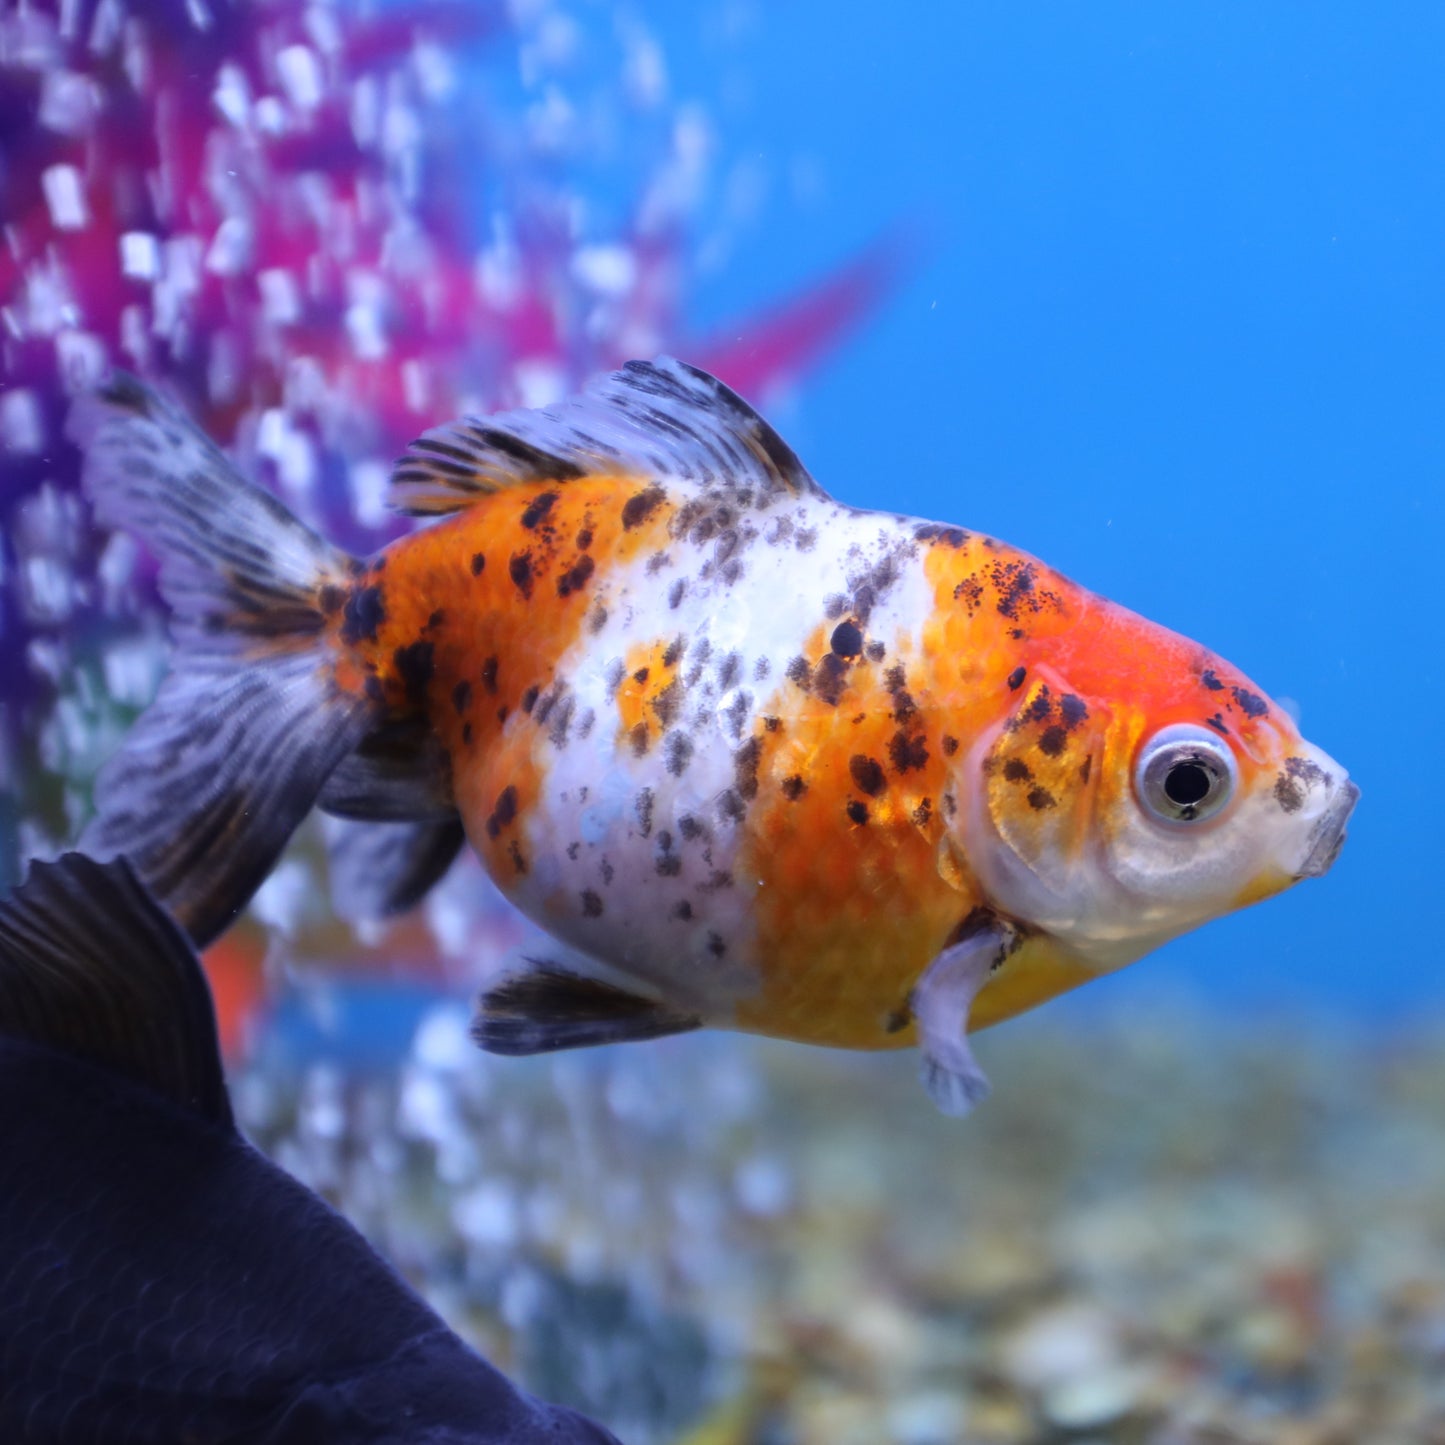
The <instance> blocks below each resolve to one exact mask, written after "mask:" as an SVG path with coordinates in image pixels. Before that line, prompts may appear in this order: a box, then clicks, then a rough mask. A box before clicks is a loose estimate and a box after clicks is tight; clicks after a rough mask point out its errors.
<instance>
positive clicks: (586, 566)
mask: <svg viewBox="0 0 1445 1445" xmlns="http://www.w3.org/2000/svg"><path fill="white" fill-rule="evenodd" d="M596 570H597V564H596V563H595V562H594V561H593V560H592V559H591V557H589V556H588V555H587V554H586V553H585V552H584V553H583V554H582V555H581V556H580V557H579V558H578V559H577V560H576V561H575V562H574V563H573V564H572V565H571V566H570V567H569V568H568V569H567V570H566V571H565V572H564V573H563V574H562V575H561V576H560V577H559V578H558V579H557V595H558V596H559V597H570V596H571V595H572V594H573V593H574V592H580V591H581V590H582V589H583V587H585V586H586V585H587V580H588V578H590V577H591V576H592V574H593V572H595V571H596Z"/></svg>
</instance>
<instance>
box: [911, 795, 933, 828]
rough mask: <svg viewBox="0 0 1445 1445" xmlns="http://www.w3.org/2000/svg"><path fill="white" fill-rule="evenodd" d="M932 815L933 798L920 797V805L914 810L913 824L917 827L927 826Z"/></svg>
mask: <svg viewBox="0 0 1445 1445" xmlns="http://www.w3.org/2000/svg"><path fill="white" fill-rule="evenodd" d="M932 817H933V800H932V799H931V798H921V799H919V802H918V806H917V807H916V808H914V810H913V826H914V827H915V828H926V827H927V826H928V823H929V820H930V819H931V818H932Z"/></svg>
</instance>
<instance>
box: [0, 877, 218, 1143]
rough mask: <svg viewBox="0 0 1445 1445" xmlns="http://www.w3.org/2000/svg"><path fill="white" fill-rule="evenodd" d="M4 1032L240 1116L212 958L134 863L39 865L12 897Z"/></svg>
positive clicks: (2, 915)
mask: <svg viewBox="0 0 1445 1445" xmlns="http://www.w3.org/2000/svg"><path fill="white" fill-rule="evenodd" d="M0 1033H3V1034H5V1035H7V1036H8V1037H10V1038H16V1039H24V1040H27V1041H28V1042H31V1043H36V1044H42V1045H44V1046H46V1047H49V1048H53V1049H57V1050H60V1051H62V1052H64V1053H68V1054H74V1055H78V1056H80V1057H82V1058H85V1059H88V1060H90V1061H91V1062H92V1063H95V1064H98V1065H100V1066H101V1067H103V1068H106V1069H111V1070H114V1071H115V1072H116V1073H118V1074H123V1075H124V1076H125V1077H127V1078H129V1079H132V1080H134V1081H135V1082H137V1083H140V1084H144V1085H146V1086H148V1087H149V1088H152V1089H155V1090H156V1091H157V1092H158V1093H161V1094H164V1095H166V1096H167V1097H168V1098H171V1099H174V1100H175V1101H176V1102H177V1103H179V1104H182V1105H184V1106H185V1107H186V1108H189V1109H194V1110H195V1111H196V1112H197V1113H199V1114H202V1115H204V1116H205V1117H206V1118H208V1119H212V1120H215V1121H216V1122H217V1123H221V1124H226V1125H229V1124H230V1123H231V1104H230V1100H229V1098H228V1097H227V1094H226V1081H225V1077H224V1075H223V1074H222V1071H221V1050H220V1044H219V1042H218V1040H217V1036H216V1016H215V1011H214V1009H213V1008H212V1005H211V991H210V989H209V987H208V986H207V984H206V978H205V975H204V974H203V973H202V971H201V965H200V961H199V960H198V959H197V957H196V955H195V951H194V949H192V947H191V945H190V943H189V942H188V940H187V939H186V936H185V935H184V934H183V933H182V932H181V930H180V929H179V928H178V927H177V926H176V924H175V922H174V921H173V920H172V919H171V918H170V917H169V915H168V914H167V913H166V911H165V910H164V909H163V908H162V907H161V906H160V904H158V903H157V902H156V901H155V899H154V898H153V897H151V895H150V894H149V893H148V892H147V891H146V888H145V885H144V884H143V883H142V882H141V881H140V879H139V878H138V877H137V876H136V873H135V871H134V869H132V868H131V866H130V864H129V863H128V862H127V861H126V860H125V859H124V858H116V859H113V860H112V861H111V862H109V863H97V862H96V861H95V860H94V859H92V858H88V857H86V855H85V854H84V853H67V854H65V855H64V856H63V857H62V858H60V859H59V860H58V861H57V862H54V863H41V862H35V863H32V864H31V865H30V872H29V874H28V875H27V877H26V879H25V882H23V883H22V884H20V886H19V887H18V888H16V889H14V890H13V891H12V892H11V893H10V895H9V896H8V897H7V898H5V899H4V900H3V901H0Z"/></svg>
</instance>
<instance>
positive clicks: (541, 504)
mask: <svg viewBox="0 0 1445 1445" xmlns="http://www.w3.org/2000/svg"><path fill="white" fill-rule="evenodd" d="M556 505H557V493H556V492H543V493H542V494H541V496H539V497H533V498H532V500H531V501H530V502H528V503H527V507H526V510H525V511H524V512H523V513H522V525H523V527H525V528H526V529H527V531H529V532H533V531H535V530H536V529H537V526H538V524H539V523H540V522H541V521H542V520H543V519H544V518H545V517H546V516H547V514H548V513H549V512H550V511H551V510H552V508H553V507H555V506H556Z"/></svg>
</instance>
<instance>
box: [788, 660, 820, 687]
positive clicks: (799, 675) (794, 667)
mask: <svg viewBox="0 0 1445 1445" xmlns="http://www.w3.org/2000/svg"><path fill="white" fill-rule="evenodd" d="M784 676H785V677H786V678H787V679H788V681H789V682H791V683H793V684H794V685H795V686H797V687H800V688H802V690H803V691H804V692H811V691H812V687H813V669H812V667H811V666H810V665H809V663H808V659H807V658H806V657H795V658H794V659H793V660H792V661H791V662H790V663H789V664H788V666H787V670H786V672H785V673H784Z"/></svg>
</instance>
